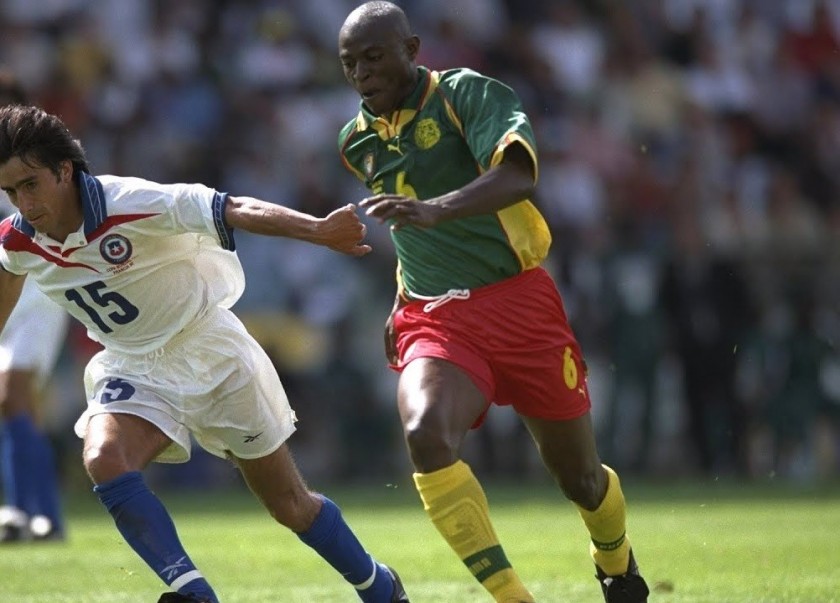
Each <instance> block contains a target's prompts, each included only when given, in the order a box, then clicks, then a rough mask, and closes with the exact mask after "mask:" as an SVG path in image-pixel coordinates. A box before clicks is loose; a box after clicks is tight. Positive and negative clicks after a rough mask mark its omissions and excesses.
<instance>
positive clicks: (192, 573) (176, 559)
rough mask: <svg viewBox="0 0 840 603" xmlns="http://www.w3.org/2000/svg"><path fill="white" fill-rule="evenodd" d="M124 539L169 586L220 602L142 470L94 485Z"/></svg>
mask: <svg viewBox="0 0 840 603" xmlns="http://www.w3.org/2000/svg"><path fill="white" fill-rule="evenodd" d="M93 491H94V492H96V493H97V494H98V495H99V500H101V501H102V504H103V505H105V508H106V509H108V512H109V513H110V514H111V516H112V517H113V518H114V522H115V523H116V524H117V529H118V530H119V531H120V534H122V536H123V538H125V541H126V542H127V543H128V544H129V545H130V546H131V548H132V549H134V551H135V552H136V553H137V554H138V555H140V557H141V558H142V559H143V561H145V562H146V564H147V565H148V566H149V567H150V568H152V570H154V572H155V573H156V574H157V575H158V576H159V577H160V578H161V580H163V581H164V582H165V583H166V584H168V585H169V587H170V588H171V589H172V590H174V591H177V592H179V593H180V594H182V595H185V596H190V595H191V596H193V597H196V598H198V599H199V600H202V601H204V600H207V601H211V602H212V603H219V600H218V598H217V597H216V593H214V592H213V589H212V588H211V587H210V585H209V584H208V583H207V580H205V579H204V577H203V576H202V575H201V573H199V571H198V570H197V569H196V568H195V565H193V562H192V561H191V560H190V558H189V557H188V556H187V553H186V552H185V551H184V549H183V547H182V546H181V542H180V540H179V539H178V534H177V532H176V531H175V524H173V523H172V519H171V518H170V517H169V513H168V512H167V511H166V509H165V508H164V506H163V504H162V503H161V502H160V500H159V499H158V498H157V497H156V496H155V495H154V494H152V491H151V490H149V488H148V487H147V486H146V483H145V482H144V481H143V476H142V474H141V473H140V472H139V471H132V472H130V473H124V474H123V475H121V476H119V477H117V478H114V479H112V480H111V481H108V482H105V483H103V484H99V485H97V486H94V488H93Z"/></svg>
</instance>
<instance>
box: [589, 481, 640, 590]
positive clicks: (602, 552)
mask: <svg viewBox="0 0 840 603" xmlns="http://www.w3.org/2000/svg"><path fill="white" fill-rule="evenodd" d="M603 467H604V470H605V471H606V472H607V479H608V482H607V493H606V495H605V496H604V500H603V501H601V505H600V506H599V507H598V508H597V509H595V510H594V511H587V510H586V509H584V508H583V507H580V506H578V512H579V513H580V516H581V517H582V518H583V522H584V523H585V524H586V528H587V529H588V530H589V535H590V536H591V538H592V544H590V546H589V551H590V553H591V554H592V559H593V561H595V564H596V565H597V566H598V567H600V568H601V569H602V570H603V571H604V573H606V574H607V575H608V576H618V575H621V574H623V573H625V572H626V571H627V564H628V562H629V561H630V541H629V540H628V539H627V535H626V533H625V529H626V527H625V518H626V514H625V506H624V494H623V493H622V492H621V484H620V483H619V481H618V475H616V473H615V471H613V470H612V469H610V468H609V467H607V466H606V465H604V466H603Z"/></svg>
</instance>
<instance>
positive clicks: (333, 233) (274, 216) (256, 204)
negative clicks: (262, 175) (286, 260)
mask: <svg viewBox="0 0 840 603" xmlns="http://www.w3.org/2000/svg"><path fill="white" fill-rule="evenodd" d="M225 220H226V221H227V224H228V226H230V227H231V228H241V229H242V230H247V231H248V232H253V233H256V234H263V235H269V236H274V237H288V238H290V239H300V240H302V241H308V242H310V243H314V244H316V245H323V246H324V247H329V248H330V249H332V250H334V251H340V252H341V253H346V254H348V255H353V256H362V255H365V254H366V253H369V252H370V250H371V247H370V245H364V244H362V240H363V239H364V238H365V231H366V228H365V225H364V224H362V221H361V220H360V219H359V216H358V215H357V214H356V206H355V205H353V204H352V203H350V204H347V205H345V206H344V207H341V208H339V209H336V210H335V211H333V212H332V213H330V214H329V215H328V216H327V217H325V218H316V217H315V216H312V215H310V214H307V213H303V212H299V211H296V210H294V209H291V208H288V207H284V206H282V205H276V204H274V203H268V202H266V201H260V200H259V199H254V198H253V197H229V198H228V201H227V205H226V206H225Z"/></svg>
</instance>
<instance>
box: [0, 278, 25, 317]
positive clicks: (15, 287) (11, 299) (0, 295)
mask: <svg viewBox="0 0 840 603" xmlns="http://www.w3.org/2000/svg"><path fill="white" fill-rule="evenodd" d="M25 279H26V277H25V276H18V275H17V274H12V273H11V272H6V271H5V270H3V268H1V267H0V333H2V332H3V327H5V326H6V321H7V320H9V315H10V314H11V313H12V310H14V308H15V304H16V303H17V301H18V298H19V297H20V292H21V290H22V289H23V281H24V280H25Z"/></svg>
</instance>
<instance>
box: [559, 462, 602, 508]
mask: <svg viewBox="0 0 840 603" xmlns="http://www.w3.org/2000/svg"><path fill="white" fill-rule="evenodd" d="M560 487H561V488H562V490H563V493H564V494H565V495H566V498H568V499H569V500H570V501H572V502H573V503H575V504H577V505H578V506H581V507H583V508H584V509H588V510H590V511H592V510H595V509H597V508H598V506H599V505H600V504H601V500H602V499H603V498H604V491H605V489H606V480H605V478H604V470H603V468H601V467H600V466H598V467H593V468H592V469H588V470H584V471H577V472H575V473H574V474H572V475H564V476H561V479H560Z"/></svg>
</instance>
